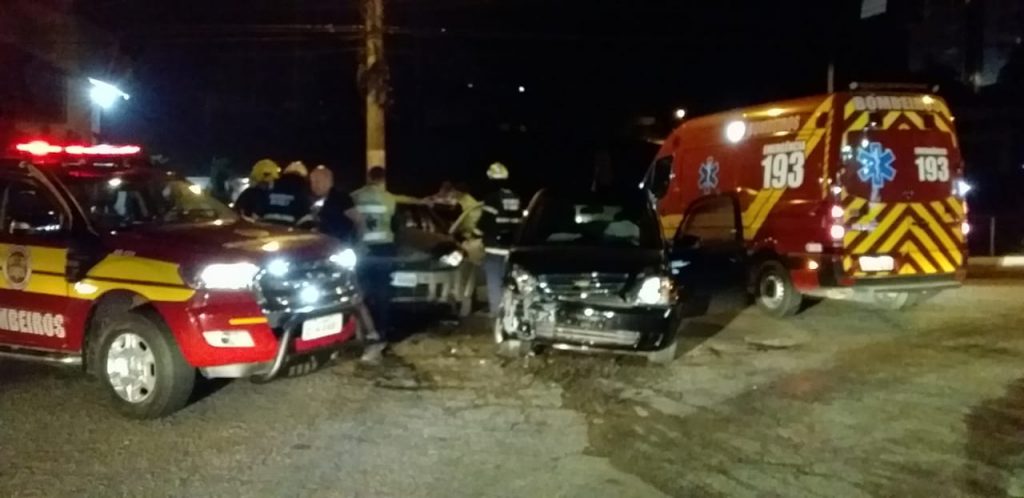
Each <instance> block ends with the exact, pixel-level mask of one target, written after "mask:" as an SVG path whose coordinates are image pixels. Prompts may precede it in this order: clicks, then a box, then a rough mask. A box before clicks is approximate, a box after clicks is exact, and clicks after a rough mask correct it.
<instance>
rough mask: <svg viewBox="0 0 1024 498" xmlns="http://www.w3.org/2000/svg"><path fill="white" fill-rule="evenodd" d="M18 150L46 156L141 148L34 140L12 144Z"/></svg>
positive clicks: (133, 151) (134, 151)
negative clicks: (55, 143)
mask: <svg viewBox="0 0 1024 498" xmlns="http://www.w3.org/2000/svg"><path fill="white" fill-rule="evenodd" d="M14 148H15V149H17V150H18V152H25V153H28V154H32V155H33V156H46V155H49V154H60V153H64V154H68V155H72V156H130V155H132V154H138V153H139V151H141V150H142V148H141V147H139V146H138V145H109V144H99V145H68V146H67V147H62V146H60V145H53V144H51V143H49V142H46V141H44V140H34V141H32V142H27V143H23V144H17V145H15V146H14Z"/></svg>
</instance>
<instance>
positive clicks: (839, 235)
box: [828, 225, 846, 241]
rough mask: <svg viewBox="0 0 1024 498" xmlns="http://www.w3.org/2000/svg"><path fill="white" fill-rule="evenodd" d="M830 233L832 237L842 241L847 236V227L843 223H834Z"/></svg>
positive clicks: (829, 230)
mask: <svg viewBox="0 0 1024 498" xmlns="http://www.w3.org/2000/svg"><path fill="white" fill-rule="evenodd" d="M828 234H829V236H830V237H832V240H835V241H840V240H843V238H845V237H846V228H845V227H843V226H842V225H832V227H831V228H829V229H828Z"/></svg>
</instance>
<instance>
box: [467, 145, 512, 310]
mask: <svg viewBox="0 0 1024 498" xmlns="http://www.w3.org/2000/svg"><path fill="white" fill-rule="evenodd" d="M487 178H488V179H489V180H490V181H491V183H492V186H493V187H494V191H493V192H491V193H490V194H489V195H487V196H486V197H484V202H483V207H482V208H481V209H482V213H481V215H480V222H479V224H477V232H478V234H479V235H480V236H482V237H483V240H484V253H485V254H484V265H483V266H484V275H485V276H486V278H487V299H488V302H489V303H490V309H491V315H494V316H497V314H498V310H499V308H500V307H501V296H502V286H503V282H504V279H505V264H506V262H507V260H508V252H509V247H511V245H512V238H513V237H515V234H516V230H517V229H518V228H519V225H520V224H522V221H523V217H522V216H523V211H522V209H523V208H522V202H521V201H520V199H519V196H518V195H517V194H516V193H515V192H513V191H512V190H510V189H509V188H508V186H507V185H506V183H507V181H508V168H506V167H505V165H504V164H501V163H494V164H492V165H491V166H490V167H489V168H487Z"/></svg>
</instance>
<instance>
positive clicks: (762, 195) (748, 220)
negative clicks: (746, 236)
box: [743, 190, 771, 227]
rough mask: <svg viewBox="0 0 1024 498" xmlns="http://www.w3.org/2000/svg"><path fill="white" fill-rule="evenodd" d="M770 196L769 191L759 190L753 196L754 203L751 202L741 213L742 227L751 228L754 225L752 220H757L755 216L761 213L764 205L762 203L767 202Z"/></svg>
mask: <svg viewBox="0 0 1024 498" xmlns="http://www.w3.org/2000/svg"><path fill="white" fill-rule="evenodd" d="M770 196H771V191H769V190H761V191H759V192H758V193H757V195H756V196H754V202H751V203H750V205H749V206H747V210H746V211H744V212H743V226H744V227H751V226H753V225H754V220H756V219H757V214H758V213H760V212H761V207H762V206H763V205H764V201H766V200H768V197H770Z"/></svg>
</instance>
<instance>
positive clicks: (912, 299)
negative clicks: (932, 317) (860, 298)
mask: <svg viewBox="0 0 1024 498" xmlns="http://www.w3.org/2000/svg"><path fill="white" fill-rule="evenodd" d="M923 297H924V296H923V295H922V294H920V293H917V292H876V293H874V294H873V295H872V302H874V304H875V306H877V307H879V308H881V309H883V310H886V311H903V310H907V309H910V308H913V307H914V306H915V305H916V304H917V303H919V302H921V301H922V300H923V299H922V298H923Z"/></svg>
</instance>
